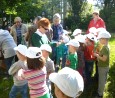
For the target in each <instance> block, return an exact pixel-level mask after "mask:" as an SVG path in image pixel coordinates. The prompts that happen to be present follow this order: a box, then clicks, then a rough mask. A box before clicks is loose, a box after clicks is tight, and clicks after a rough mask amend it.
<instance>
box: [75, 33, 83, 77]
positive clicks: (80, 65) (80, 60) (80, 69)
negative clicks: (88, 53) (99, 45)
mask: <svg viewBox="0 0 115 98" xmlns="http://www.w3.org/2000/svg"><path fill="white" fill-rule="evenodd" d="M78 42H79V44H80V46H79V49H78V51H77V54H78V72H79V73H80V74H81V75H82V76H83V72H84V68H85V58H84V44H85V36H84V35H80V36H79V39H78Z"/></svg>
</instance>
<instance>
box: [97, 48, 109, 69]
mask: <svg viewBox="0 0 115 98" xmlns="http://www.w3.org/2000/svg"><path fill="white" fill-rule="evenodd" d="M109 54H110V52H109V47H108V46H103V47H102V49H101V50H100V52H99V55H100V56H103V55H105V56H107V60H106V61H102V60H100V59H99V60H98V66H99V67H107V66H109Z"/></svg>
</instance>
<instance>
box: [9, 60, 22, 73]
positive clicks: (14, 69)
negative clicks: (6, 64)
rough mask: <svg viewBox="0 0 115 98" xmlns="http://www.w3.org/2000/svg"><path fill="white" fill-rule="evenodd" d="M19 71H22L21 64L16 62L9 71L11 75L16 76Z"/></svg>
mask: <svg viewBox="0 0 115 98" xmlns="http://www.w3.org/2000/svg"><path fill="white" fill-rule="evenodd" d="M19 69H21V66H20V63H19V61H18V62H15V63H14V64H13V65H12V66H11V67H10V69H9V71H8V73H9V75H14V74H15V73H16V72H17V71H18V70H19Z"/></svg>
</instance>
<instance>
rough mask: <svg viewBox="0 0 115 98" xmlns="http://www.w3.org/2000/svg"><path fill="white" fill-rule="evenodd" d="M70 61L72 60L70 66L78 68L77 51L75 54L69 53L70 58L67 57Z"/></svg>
mask: <svg viewBox="0 0 115 98" xmlns="http://www.w3.org/2000/svg"><path fill="white" fill-rule="evenodd" d="M67 59H68V60H69V61H70V66H69V67H70V68H72V69H74V70H76V69H77V68H78V57H77V53H75V54H69V55H68V58H67Z"/></svg>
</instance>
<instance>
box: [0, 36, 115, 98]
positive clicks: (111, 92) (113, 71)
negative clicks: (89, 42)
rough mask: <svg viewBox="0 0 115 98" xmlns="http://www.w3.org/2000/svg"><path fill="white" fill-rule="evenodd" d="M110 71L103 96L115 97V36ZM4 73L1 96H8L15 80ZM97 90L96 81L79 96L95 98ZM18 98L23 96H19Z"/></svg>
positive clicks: (3, 97) (2, 97) (0, 97)
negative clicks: (5, 77) (7, 78)
mask: <svg viewBox="0 0 115 98" xmlns="http://www.w3.org/2000/svg"><path fill="white" fill-rule="evenodd" d="M109 44H110V47H111V48H110V71H109V75H108V80H107V83H106V86H105V92H104V97H103V98H114V97H115V89H114V87H115V37H113V38H111V39H110V42H109ZM0 71H1V69H0ZM3 77H4V75H1V74H0V98H8V95H9V92H10V89H11V87H12V85H13V80H12V78H10V79H9V80H4V79H3ZM96 91H97V83H96V82H95V81H94V83H93V85H91V86H90V87H88V88H86V89H85V90H84V92H83V93H82V95H81V96H80V97H79V98H94V95H95V94H96ZM17 98H21V97H20V96H17Z"/></svg>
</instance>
